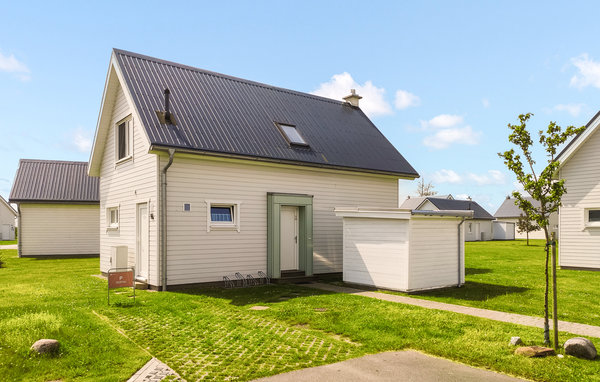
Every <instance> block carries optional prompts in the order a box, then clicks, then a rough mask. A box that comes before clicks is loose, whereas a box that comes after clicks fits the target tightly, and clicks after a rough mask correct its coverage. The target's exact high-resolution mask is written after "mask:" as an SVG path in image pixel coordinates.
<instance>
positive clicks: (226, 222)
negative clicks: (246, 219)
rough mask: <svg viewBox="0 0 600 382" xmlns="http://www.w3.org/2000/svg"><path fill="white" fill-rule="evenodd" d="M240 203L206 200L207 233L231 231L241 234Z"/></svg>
mask: <svg viewBox="0 0 600 382" xmlns="http://www.w3.org/2000/svg"><path fill="white" fill-rule="evenodd" d="M240 204H241V203H240V202H232V201H220V200H206V232H210V231H212V230H231V231H238V232H240Z"/></svg>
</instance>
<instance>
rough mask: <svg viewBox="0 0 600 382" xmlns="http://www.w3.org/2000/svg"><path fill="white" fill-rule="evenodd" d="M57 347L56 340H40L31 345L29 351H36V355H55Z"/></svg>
mask: <svg viewBox="0 0 600 382" xmlns="http://www.w3.org/2000/svg"><path fill="white" fill-rule="evenodd" d="M59 345H60V344H59V343H58V341H57V340H50V339H41V340H37V341H35V343H34V344H33V345H31V350H34V351H36V352H37V353H38V354H45V353H55V352H57V351H58V347H59Z"/></svg>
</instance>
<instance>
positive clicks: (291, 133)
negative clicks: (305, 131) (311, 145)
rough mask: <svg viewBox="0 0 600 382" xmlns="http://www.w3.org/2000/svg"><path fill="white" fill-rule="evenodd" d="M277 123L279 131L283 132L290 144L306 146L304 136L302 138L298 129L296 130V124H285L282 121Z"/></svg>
mask: <svg viewBox="0 0 600 382" xmlns="http://www.w3.org/2000/svg"><path fill="white" fill-rule="evenodd" d="M277 125H279V127H280V128H281V131H282V132H283V135H284V136H285V138H286V139H287V140H288V142H290V143H291V144H292V145H301V146H308V143H306V141H305V140H304V138H302V136H301V135H300V133H299V132H298V130H296V126H292V125H285V124H283V123H278V124H277Z"/></svg>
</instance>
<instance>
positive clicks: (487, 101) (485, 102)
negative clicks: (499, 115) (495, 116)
mask: <svg viewBox="0 0 600 382" xmlns="http://www.w3.org/2000/svg"><path fill="white" fill-rule="evenodd" d="M481 104H482V105H483V107H485V108H486V109H487V108H488V107H490V100H489V99H487V98H482V99H481Z"/></svg>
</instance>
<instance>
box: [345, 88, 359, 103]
mask: <svg viewBox="0 0 600 382" xmlns="http://www.w3.org/2000/svg"><path fill="white" fill-rule="evenodd" d="M350 93H351V94H350V95H348V96H345V97H344V101H346V102H348V103H349V104H350V105H352V106H354V107H358V101H359V100H360V99H361V98H362V97H361V96H359V95H358V94H356V89H350Z"/></svg>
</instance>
